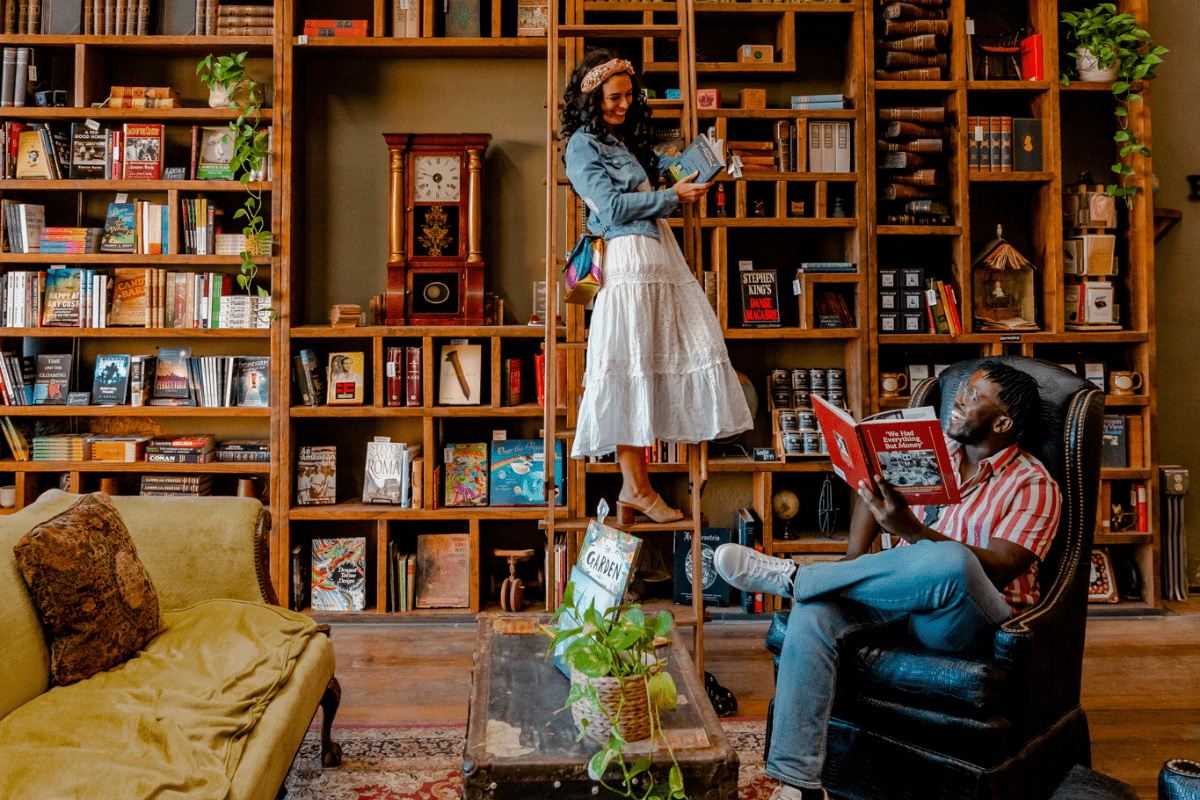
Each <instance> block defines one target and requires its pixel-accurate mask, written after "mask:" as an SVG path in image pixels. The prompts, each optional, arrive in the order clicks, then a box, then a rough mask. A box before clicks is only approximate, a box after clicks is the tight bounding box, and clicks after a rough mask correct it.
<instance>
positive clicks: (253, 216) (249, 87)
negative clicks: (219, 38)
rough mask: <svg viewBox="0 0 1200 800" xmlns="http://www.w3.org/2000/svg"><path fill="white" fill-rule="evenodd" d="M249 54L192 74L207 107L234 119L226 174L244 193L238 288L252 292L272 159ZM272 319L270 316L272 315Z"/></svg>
mask: <svg viewBox="0 0 1200 800" xmlns="http://www.w3.org/2000/svg"><path fill="white" fill-rule="evenodd" d="M247 55H248V54H247V53H238V54H236V55H230V56H219V57H218V56H214V55H212V54H211V53H210V54H209V55H207V56H205V57H204V59H203V60H202V61H201V62H200V63H199V64H197V65H196V74H197V75H199V76H200V80H202V81H203V82H204V85H205V86H207V87H208V90H209V103H208V104H209V105H210V106H211V107H213V108H226V107H227V108H230V109H233V110H234V111H236V112H237V113H238V117H237V119H236V120H234V121H233V122H230V123H229V136H230V137H231V139H232V141H233V157H232V159H231V161H230V164H229V166H230V169H231V170H232V171H233V174H234V175H238V176H239V178H238V179H239V180H240V181H241V183H242V186H243V187H245V189H246V201H245V202H244V203H243V204H242V207H241V208H239V209H238V210H237V213H235V214H234V215H233V218H234V219H241V220H243V227H242V234H243V235H245V237H246V248H245V250H243V251H242V252H241V253H240V256H241V259H242V265H241V274H240V275H238V285H239V286H241V287H242V288H243V289H245V290H246V291H247V292H249V291H250V287H251V284H252V282H253V281H254V278H255V276H256V275H257V274H258V267H257V266H256V265H255V263H254V258H255V256H259V255H263V254H269V253H270V252H271V240H272V235H271V232H270V231H268V230H266V221H265V220H264V219H263V216H262V200H263V197H262V194H263V192H262V185H261V181H262V180H264V179H265V178H266V171H265V169H264V164H265V163H266V159H267V156H269V155H270V149H269V141H268V139H269V137H268V134H267V130H266V129H265V128H262V127H260V125H261V122H262V107H263V87H262V85H261V84H259V83H258V82H257V81H255V80H254V79H253V78H251V77H250V76H249V75H248V74H247V73H246V66H245V62H246V56H247ZM258 296H259V297H260V298H262V300H263V302H264V304H265V303H267V302H269V300H270V292H269V291H267V290H266V289H264V288H263V287H261V286H259V287H258ZM270 314H271V317H272V318H273V317H274V316H275V313H274V311H273V310H272V311H271V312H270Z"/></svg>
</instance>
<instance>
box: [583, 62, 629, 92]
mask: <svg viewBox="0 0 1200 800" xmlns="http://www.w3.org/2000/svg"><path fill="white" fill-rule="evenodd" d="M618 72H628V73H629V74H630V75H632V74H633V64H630V63H629V62H628V61H626V60H625V59H623V58H613V59H609V60H608V61H606V62H604V63H603V64H601V65H600V66H598V67H593V68H592V69H591V71H589V72H588V74H587V75H584V76H583V83H581V84H580V85H579V86H580V88H581V89H583V91H585V92H590V91H591V90H592V89H595V88H596V87H597V86H599V85H600V84H602V83H604V82H605V81H606V80H608V79H609V78H611V77H612V76H613V75H615V74H617V73H618Z"/></svg>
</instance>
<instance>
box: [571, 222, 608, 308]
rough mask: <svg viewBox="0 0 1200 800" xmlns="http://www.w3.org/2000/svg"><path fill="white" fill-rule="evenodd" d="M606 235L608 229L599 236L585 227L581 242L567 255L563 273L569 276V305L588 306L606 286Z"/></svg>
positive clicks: (580, 238)
mask: <svg viewBox="0 0 1200 800" xmlns="http://www.w3.org/2000/svg"><path fill="white" fill-rule="evenodd" d="M605 233H608V228H607V227H606V228H605V229H604V231H603V232H601V233H600V234H598V235H597V234H594V233H589V232H588V230H587V227H586V226H585V227H584V229H583V234H582V235H581V236H580V237H579V241H577V242H576V243H575V246H574V247H572V248H571V252H570V253H568V254H567V264H566V266H565V267H564V268H563V272H565V273H566V276H567V302H568V303H575V304H576V305H581V306H586V305H587V304H588V303H590V302H592V298H594V297H595V296H596V292H598V291H600V287H601V286H603V285H604V273H603V272H602V267H603V265H604V234H605Z"/></svg>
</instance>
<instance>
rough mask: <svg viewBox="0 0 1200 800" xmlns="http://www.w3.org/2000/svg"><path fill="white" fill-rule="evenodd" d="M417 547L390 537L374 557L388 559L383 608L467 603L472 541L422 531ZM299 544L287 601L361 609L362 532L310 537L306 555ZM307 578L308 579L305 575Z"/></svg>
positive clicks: (364, 562)
mask: <svg viewBox="0 0 1200 800" xmlns="http://www.w3.org/2000/svg"><path fill="white" fill-rule="evenodd" d="M416 545H417V546H416V552H415V553H411V552H406V551H405V549H404V547H403V546H402V545H401V544H400V543H399V542H398V541H397V540H395V539H391V540H389V541H388V545H387V548H386V550H385V551H384V553H381V554H378V555H377V557H380V558H385V559H386V562H387V573H386V574H387V592H386V597H387V608H386V610H387V611H411V610H413V609H416V608H466V607H468V606H469V605H470V583H471V568H470V565H471V541H470V535H469V534H466V533H422V534H418V535H417V537H416ZM303 554H304V546H303V545H296V546H295V547H293V548H292V552H291V572H292V586H291V603H292V607H293V608H294V609H296V610H302V609H304V608H305V607H306V606H308V605H309V604H311V608H312V610H313V611H332V612H338V611H365V610H366V608H367V594H366V588H367V586H366V585H367V580H366V575H367V540H366V539H365V538H363V537H346V538H339V539H313V540H312V543H311V559H310V561H309V563H308V564H305V562H304V560H303ZM306 578H307V580H306Z"/></svg>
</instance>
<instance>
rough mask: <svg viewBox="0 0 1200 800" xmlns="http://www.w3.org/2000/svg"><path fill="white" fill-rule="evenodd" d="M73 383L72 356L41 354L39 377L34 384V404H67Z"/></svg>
mask: <svg viewBox="0 0 1200 800" xmlns="http://www.w3.org/2000/svg"><path fill="white" fill-rule="evenodd" d="M70 382H71V355H70V354H69V353H68V354H63V355H57V354H55V355H48V354H41V355H38V357H37V377H36V378H35V379H34V384H33V404H34V405H46V406H61V405H66V402H67V387H68V386H69V385H70Z"/></svg>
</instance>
